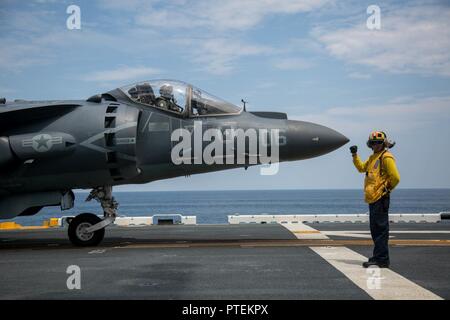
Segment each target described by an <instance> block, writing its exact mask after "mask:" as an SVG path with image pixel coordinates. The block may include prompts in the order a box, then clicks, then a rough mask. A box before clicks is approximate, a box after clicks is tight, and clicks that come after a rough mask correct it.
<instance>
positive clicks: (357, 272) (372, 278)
mask: <svg viewBox="0 0 450 320" xmlns="http://www.w3.org/2000/svg"><path fill="white" fill-rule="evenodd" d="M282 226H284V227H285V228H286V229H288V230H289V231H291V232H292V233H293V234H294V235H295V236H296V237H297V238H298V239H305V236H306V238H307V237H308V236H315V237H317V238H315V239H328V237H327V236H326V234H328V235H330V234H329V233H325V232H324V233H322V232H319V231H318V230H316V229H314V228H312V227H310V226H307V225H304V224H292V223H286V224H282ZM296 231H297V232H296ZM298 231H300V232H301V231H306V233H299V232H298ZM314 231H315V232H314ZM364 233H365V232H364ZM347 235H348V234H347ZM321 236H322V237H325V238H321ZM353 236H355V235H353ZM356 236H369V237H370V235H365V234H357V235H356ZM309 239H311V238H309ZM310 249H311V250H313V251H314V252H315V253H317V254H318V255H319V256H321V257H322V258H323V259H324V260H325V261H327V262H328V263H329V264H331V265H332V266H333V267H335V268H336V269H337V270H339V271H340V272H341V273H343V274H344V275H345V276H346V277H347V278H348V279H350V280H351V281H352V282H353V283H354V284H355V285H357V286H358V287H359V288H361V289H362V290H364V291H365V292H367V294H368V295H370V296H371V297H372V298H373V299H375V300H443V299H442V298H441V297H440V296H438V295H436V294H434V293H433V292H431V291H429V290H427V289H425V288H423V287H421V286H419V285H417V284H416V283H414V282H412V281H410V280H408V279H406V278H405V277H403V276H401V275H400V274H398V273H396V272H394V271H392V270H390V269H387V268H383V269H380V268H378V267H373V268H369V269H365V268H363V267H362V263H363V262H365V261H367V260H368V259H367V257H365V256H363V255H361V254H359V253H357V252H355V251H353V250H351V249H349V248H346V247H310Z"/></svg>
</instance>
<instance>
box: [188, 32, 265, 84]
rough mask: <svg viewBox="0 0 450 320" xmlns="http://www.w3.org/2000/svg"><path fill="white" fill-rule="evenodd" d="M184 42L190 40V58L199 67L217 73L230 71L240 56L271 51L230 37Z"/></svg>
mask: <svg viewBox="0 0 450 320" xmlns="http://www.w3.org/2000/svg"><path fill="white" fill-rule="evenodd" d="M184 42H186V43H188V42H190V43H189V46H190V47H191V48H192V50H191V54H192V55H191V59H192V60H193V61H194V62H195V63H197V64H199V65H200V66H201V69H203V70H205V71H207V72H209V73H212V74H219V75H223V74H229V73H230V72H232V71H233V69H234V67H235V62H236V60H238V59H240V58H243V57H249V56H256V55H262V54H269V53H271V52H272V49H271V48H269V47H266V46H261V45H254V44H247V43H242V42H240V41H239V40H236V39H230V38H210V39H191V40H190V41H189V40H184Z"/></svg>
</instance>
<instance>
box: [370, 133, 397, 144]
mask: <svg viewBox="0 0 450 320" xmlns="http://www.w3.org/2000/svg"><path fill="white" fill-rule="evenodd" d="M374 144H383V145H384V147H386V148H392V147H394V145H395V142H394V141H391V140H388V139H387V135H386V133H384V132H383V131H373V132H371V133H370V135H369V139H368V140H367V146H368V147H369V148H371V147H372V146H373V145H374Z"/></svg>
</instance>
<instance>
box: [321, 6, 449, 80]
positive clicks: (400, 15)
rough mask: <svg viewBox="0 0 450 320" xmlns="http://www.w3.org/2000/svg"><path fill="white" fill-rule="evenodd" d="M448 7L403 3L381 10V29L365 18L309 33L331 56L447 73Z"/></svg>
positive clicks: (393, 68)
mask: <svg viewBox="0 0 450 320" xmlns="http://www.w3.org/2000/svg"><path fill="white" fill-rule="evenodd" d="M448 21H450V7H448V6H436V5H435V6H433V7H431V6H412V7H408V6H405V7H404V8H401V9H398V10H394V11H392V12H386V13H384V11H383V8H381V30H368V29H367V27H366V24H365V21H363V19H361V17H359V20H358V23H356V24H354V25H353V26H352V27H350V28H341V29H337V30H336V28H333V29H331V28H328V29H325V30H323V29H317V30H316V31H315V32H314V33H313V34H314V35H315V36H316V37H317V39H318V40H319V41H320V42H321V43H322V44H323V45H324V46H325V48H326V50H327V51H328V52H329V53H330V54H331V55H332V56H334V57H336V58H339V59H342V60H344V61H347V62H348V63H356V64H361V65H368V66H371V67H375V68H377V69H379V70H382V71H387V72H392V73H419V74H425V75H431V74H435V75H443V76H450V29H449V28H448Z"/></svg>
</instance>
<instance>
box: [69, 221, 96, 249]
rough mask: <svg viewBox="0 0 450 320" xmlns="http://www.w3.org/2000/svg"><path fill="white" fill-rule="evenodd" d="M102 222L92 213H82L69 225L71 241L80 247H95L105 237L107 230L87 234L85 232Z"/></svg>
mask: <svg viewBox="0 0 450 320" xmlns="http://www.w3.org/2000/svg"><path fill="white" fill-rule="evenodd" d="M100 221H102V219H100V218H99V217H97V216H96V215H95V214H92V213H82V214H80V215H78V216H76V217H75V218H74V219H73V220H72V221H71V222H70V224H69V231H68V234H69V240H70V241H71V242H72V243H73V244H74V245H75V246H78V247H93V246H96V245H98V244H99V243H100V242H101V241H102V240H103V237H104V236H105V228H102V229H100V230H97V231H94V232H89V233H86V232H85V230H86V229H87V228H89V227H91V226H93V225H94V224H97V223H99V222H100Z"/></svg>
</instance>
